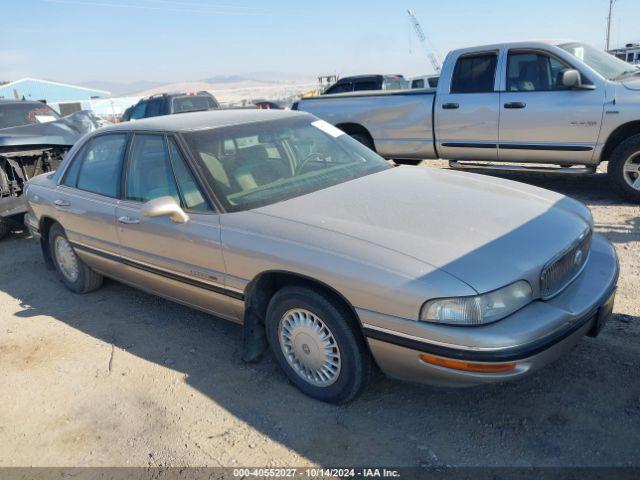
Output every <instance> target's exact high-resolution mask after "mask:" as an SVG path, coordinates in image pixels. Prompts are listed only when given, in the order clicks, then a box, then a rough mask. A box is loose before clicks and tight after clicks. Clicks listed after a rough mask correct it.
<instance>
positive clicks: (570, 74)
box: [562, 68, 582, 88]
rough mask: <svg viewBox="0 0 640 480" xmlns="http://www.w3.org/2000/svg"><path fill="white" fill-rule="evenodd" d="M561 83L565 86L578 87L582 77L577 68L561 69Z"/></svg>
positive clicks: (580, 84)
mask: <svg viewBox="0 0 640 480" xmlns="http://www.w3.org/2000/svg"><path fill="white" fill-rule="evenodd" d="M562 85H563V86H564V87H567V88H580V87H581V86H582V77H581V76H580V72H579V71H578V70H574V69H573V68H567V69H566V70H563V71H562Z"/></svg>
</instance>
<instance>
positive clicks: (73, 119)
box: [0, 100, 104, 239]
mask: <svg viewBox="0 0 640 480" xmlns="http://www.w3.org/2000/svg"><path fill="white" fill-rule="evenodd" d="M103 125H104V122H103V121H102V120H100V119H98V118H97V117H96V116H95V115H94V114H93V113H91V112H87V111H80V112H75V113H72V114H71V115H68V116H66V117H60V115H59V114H58V113H57V112H56V111H55V110H53V109H52V108H51V107H49V106H48V105H46V104H44V103H41V102H30V101H24V100H0V239H1V238H2V237H4V236H5V235H6V234H7V233H8V232H9V221H10V220H12V219H15V218H20V217H21V216H22V215H23V214H24V213H25V212H26V204H25V202H24V201H23V199H22V193H23V189H24V184H25V183H26V182H27V180H29V179H30V178H31V177H34V176H36V175H39V174H41V173H46V172H50V171H53V170H55V169H56V168H57V166H58V165H59V164H60V162H61V161H62V158H63V157H64V155H65V153H66V152H67V151H68V150H69V149H70V148H71V147H72V146H73V144H74V143H75V142H76V141H77V140H78V139H79V138H80V137H82V136H83V135H84V134H85V133H88V132H91V131H93V130H95V129H97V128H99V127H101V126H103Z"/></svg>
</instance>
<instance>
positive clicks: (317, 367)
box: [266, 286, 373, 404]
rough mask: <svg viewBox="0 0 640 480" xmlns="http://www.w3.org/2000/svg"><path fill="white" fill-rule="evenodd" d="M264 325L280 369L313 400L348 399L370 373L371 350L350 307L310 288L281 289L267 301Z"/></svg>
mask: <svg viewBox="0 0 640 480" xmlns="http://www.w3.org/2000/svg"><path fill="white" fill-rule="evenodd" d="M266 329H267V338H268V340H269V345H270V347H271V350H272V352H273V354H274V355H275V357H276V360H277V362H278V364H279V365H280V367H281V368H282V369H283V370H284V373H285V374H286V375H287V377H288V378H289V380H290V381H291V382H292V383H293V384H294V385H295V386H296V387H298V389H300V390H301V391H302V392H303V393H305V394H307V395H308V396H310V397H312V398H315V399H316V400H321V401H323V402H328V403H335V404H340V403H346V402H349V401H351V400H353V399H354V398H355V397H356V396H357V395H358V394H359V393H360V392H361V391H362V389H363V388H364V387H365V385H366V384H367V383H368V381H369V379H370V378H371V376H372V372H373V361H372V359H371V354H370V353H369V351H368V350H367V347H366V345H365V341H364V338H363V337H362V335H361V334H360V331H359V326H358V325H357V323H356V320H355V319H354V318H353V315H352V313H351V312H349V311H348V310H347V309H346V308H345V307H344V306H342V305H341V304H339V303H338V302H335V301H332V300H331V299H329V298H327V297H326V296H325V295H320V294H319V293H317V292H316V291H314V290H311V289H309V288H303V287H294V286H291V287H285V288H283V289H281V290H279V291H278V292H277V293H276V294H275V295H274V296H273V298H272V299H271V301H270V302H269V307H268V309H267V318H266Z"/></svg>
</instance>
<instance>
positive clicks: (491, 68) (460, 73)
mask: <svg viewBox="0 0 640 480" xmlns="http://www.w3.org/2000/svg"><path fill="white" fill-rule="evenodd" d="M497 64H498V55H496V54H495V53H483V54H479V55H466V56H464V57H460V58H459V59H458V61H457V62H456V66H455V68H454V70H453V78H452V79H451V93H487V92H493V84H494V82H495V77H496V65H497Z"/></svg>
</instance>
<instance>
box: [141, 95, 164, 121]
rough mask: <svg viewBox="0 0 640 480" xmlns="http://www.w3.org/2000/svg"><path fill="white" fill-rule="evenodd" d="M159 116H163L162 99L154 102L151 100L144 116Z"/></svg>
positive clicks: (156, 99)
mask: <svg viewBox="0 0 640 480" xmlns="http://www.w3.org/2000/svg"><path fill="white" fill-rule="evenodd" d="M159 115H162V99H161V98H155V99H153V100H150V101H149V104H148V105H147V111H146V112H145V115H144V116H145V118H149V117H157V116H159Z"/></svg>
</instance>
